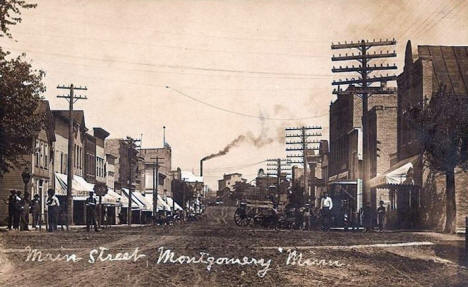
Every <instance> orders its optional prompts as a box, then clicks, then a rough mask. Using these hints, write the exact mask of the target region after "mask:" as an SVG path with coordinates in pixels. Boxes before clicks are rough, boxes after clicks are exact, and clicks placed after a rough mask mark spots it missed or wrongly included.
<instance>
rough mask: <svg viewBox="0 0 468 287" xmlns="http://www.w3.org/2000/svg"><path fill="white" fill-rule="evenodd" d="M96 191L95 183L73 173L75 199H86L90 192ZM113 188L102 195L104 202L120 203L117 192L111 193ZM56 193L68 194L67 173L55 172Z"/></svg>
mask: <svg viewBox="0 0 468 287" xmlns="http://www.w3.org/2000/svg"><path fill="white" fill-rule="evenodd" d="M90 191H94V184H92V183H89V182H87V181H86V180H85V179H84V178H82V177H81V176H78V175H73V180H72V195H73V200H81V201H84V200H86V198H88V196H89V192H90ZM110 192H111V190H110V189H109V190H108V193H107V194H106V195H105V196H103V197H102V203H104V204H112V205H118V204H119V201H118V200H117V197H116V196H115V195H117V196H119V195H118V194H117V193H115V192H113V191H112V193H114V194H115V195H112V194H109V193H110ZM55 194H57V195H67V175H66V174H62V173H55Z"/></svg>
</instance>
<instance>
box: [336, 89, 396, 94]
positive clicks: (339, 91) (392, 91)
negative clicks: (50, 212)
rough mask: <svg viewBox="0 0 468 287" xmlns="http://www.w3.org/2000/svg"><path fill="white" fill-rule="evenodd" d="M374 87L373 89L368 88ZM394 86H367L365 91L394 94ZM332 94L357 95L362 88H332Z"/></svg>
mask: <svg viewBox="0 0 468 287" xmlns="http://www.w3.org/2000/svg"><path fill="white" fill-rule="evenodd" d="M370 88H375V89H370ZM396 91H397V90H396V88H380V87H368V89H367V92H370V93H371V94H378V95H379V94H380V95H383V94H394V93H396ZM332 93H333V94H334V95H358V94H362V93H364V89H363V88H361V87H354V89H352V90H349V89H347V90H342V89H333V92H332Z"/></svg>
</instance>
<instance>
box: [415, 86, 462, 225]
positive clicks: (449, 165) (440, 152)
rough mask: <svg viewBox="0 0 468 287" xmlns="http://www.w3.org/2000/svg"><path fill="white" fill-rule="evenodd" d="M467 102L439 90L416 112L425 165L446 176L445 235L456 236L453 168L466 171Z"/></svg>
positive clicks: (453, 94) (444, 88) (460, 97)
mask: <svg viewBox="0 0 468 287" xmlns="http://www.w3.org/2000/svg"><path fill="white" fill-rule="evenodd" d="M467 110H468V101H467V95H456V94H455V93H454V92H453V91H447V88H446V87H445V86H443V87H442V86H441V87H440V88H439V90H438V92H437V93H436V94H434V95H433V96H432V98H431V99H430V101H429V102H427V100H426V103H425V104H424V106H422V107H419V110H418V111H417V112H416V113H417V116H416V117H419V122H420V123H421V130H420V131H421V132H420V134H419V136H420V139H421V143H422V148H423V149H424V155H425V162H427V163H428V165H429V167H430V169H431V170H432V171H435V172H441V173H443V174H445V185H446V186H445V189H446V206H445V207H446V221H445V228H444V231H445V232H455V217H456V201H455V168H457V167H458V168H462V169H464V170H467V169H468V113H467Z"/></svg>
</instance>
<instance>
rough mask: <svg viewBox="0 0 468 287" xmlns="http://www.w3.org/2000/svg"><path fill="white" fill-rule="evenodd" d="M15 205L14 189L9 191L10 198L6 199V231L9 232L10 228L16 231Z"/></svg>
mask: <svg viewBox="0 0 468 287" xmlns="http://www.w3.org/2000/svg"><path fill="white" fill-rule="evenodd" d="M16 205H17V199H16V191H15V190H14V189H11V190H10V196H9V197H8V230H11V228H12V227H13V228H14V229H16V225H15V222H16V217H15V214H16Z"/></svg>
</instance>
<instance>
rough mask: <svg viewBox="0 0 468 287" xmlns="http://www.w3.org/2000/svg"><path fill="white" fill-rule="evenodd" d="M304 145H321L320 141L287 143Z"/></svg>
mask: <svg viewBox="0 0 468 287" xmlns="http://www.w3.org/2000/svg"><path fill="white" fill-rule="evenodd" d="M303 143H306V144H319V143H320V141H315V140H314V141H305V142H302V141H295V142H291V141H289V142H286V144H293V145H294V144H303Z"/></svg>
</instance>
